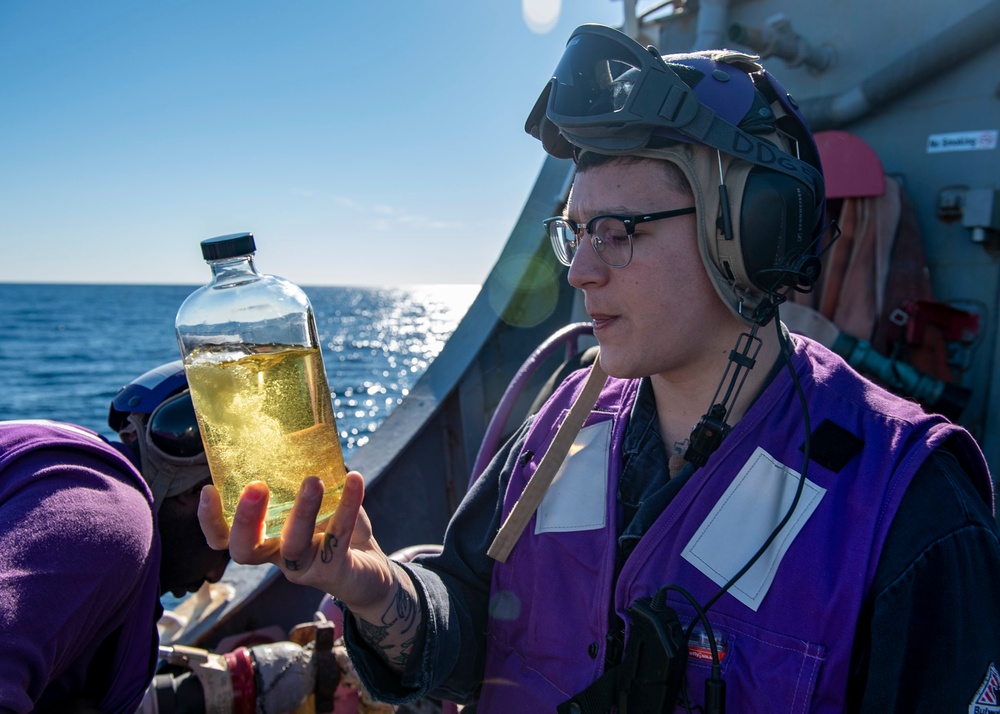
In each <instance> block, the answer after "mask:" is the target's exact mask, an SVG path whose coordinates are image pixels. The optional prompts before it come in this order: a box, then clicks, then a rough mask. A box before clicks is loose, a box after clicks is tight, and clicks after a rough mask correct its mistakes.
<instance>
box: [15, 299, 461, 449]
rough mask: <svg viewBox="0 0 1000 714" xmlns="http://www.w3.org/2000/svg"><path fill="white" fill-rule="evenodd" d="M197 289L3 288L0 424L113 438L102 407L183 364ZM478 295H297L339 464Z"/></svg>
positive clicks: (406, 389) (385, 412)
mask: <svg viewBox="0 0 1000 714" xmlns="http://www.w3.org/2000/svg"><path fill="white" fill-rule="evenodd" d="M197 287H198V286H196V285H41V284H10V283H8V284H0V420H5V419H55V420H59V421H66V422H70V423H73V424H79V425H80V426H85V427H87V428H89V429H93V430H94V431H96V432H98V433H100V434H103V435H105V436H108V437H110V438H114V437H115V435H114V434H113V433H112V432H111V430H110V429H109V427H108V424H107V418H108V407H109V405H110V403H111V399H112V398H113V397H114V395H115V393H116V392H117V391H118V389H119V388H120V387H122V386H123V385H125V384H127V383H128V382H130V381H131V380H132V379H133V378H135V377H137V376H139V375H140V374H142V373H143V372H145V371H146V370H148V369H151V368H153V367H156V366H157V365H160V364H162V363H164V362H169V361H170V360H174V359H178V358H179V357H180V351H179V348H178V346H177V338H176V336H175V333H174V316H175V315H176V313H177V308H178V307H180V304H181V303H182V302H183V301H184V298H186V297H187V296H188V295H189V294H190V293H191V292H192V291H193V290H195V289H196V288H197ZM478 289H479V286H476V285H424V286H412V287H399V288H375V287H373V288H364V287H336V286H334V287H303V290H304V291H305V293H306V294H307V295H308V296H309V300H310V302H311V303H312V305H313V310H314V312H315V314H316V323H317V328H318V330H319V335H320V341H321V343H322V350H323V358H324V363H325V365H326V371H327V378H328V381H329V383H330V391H331V393H332V397H333V404H334V413H335V415H336V419H337V427H338V429H339V431H340V440H341V445H342V447H343V449H344V456H345V458H348V457H349V456H350V454H351V452H352V451H353V450H354V449H356V448H358V447H359V446H362V445H363V444H364V443H365V442H366V441H367V440H368V438H369V435H370V434H371V433H372V432H373V431H374V430H375V429H376V428H377V427H378V425H379V424H381V423H382V421H383V420H384V419H385V418H386V417H387V416H388V415H389V414H390V413H391V412H392V410H393V409H394V408H395V406H396V405H397V404H399V402H400V400H402V398H403V397H405V396H406V394H407V393H408V392H409V390H410V389H411V388H412V387H413V385H414V383H415V382H416V381H417V379H418V378H419V377H420V375H422V374H423V373H424V371H425V370H426V369H427V366H428V365H429V364H430V363H431V361H432V360H433V359H434V358H435V357H436V356H437V355H438V353H439V352H440V351H441V349H442V348H443V347H444V344H445V342H446V341H447V340H448V337H450V336H451V333H452V332H453V331H454V329H455V328H456V327H457V326H458V323H459V322H460V321H461V319H462V316H463V315H464V314H465V312H466V310H467V309H468V306H469V305H470V304H471V303H472V300H473V299H474V298H475V296H476V294H477V292H478Z"/></svg>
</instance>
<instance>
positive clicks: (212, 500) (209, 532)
mask: <svg viewBox="0 0 1000 714" xmlns="http://www.w3.org/2000/svg"><path fill="white" fill-rule="evenodd" d="M198 521H199V522H200V523H201V530H202V532H203V533H204V534H205V540H206V541H208V546H209V547H210V548H214V549H215V550H225V549H226V548H228V547H229V526H228V525H226V519H225V518H224V517H223V515H222V498H221V497H220V496H219V492H218V491H217V490H216V488H215V486H213V485H211V484H209V485H208V486H205V487H204V488H203V489H201V498H200V500H199V501H198Z"/></svg>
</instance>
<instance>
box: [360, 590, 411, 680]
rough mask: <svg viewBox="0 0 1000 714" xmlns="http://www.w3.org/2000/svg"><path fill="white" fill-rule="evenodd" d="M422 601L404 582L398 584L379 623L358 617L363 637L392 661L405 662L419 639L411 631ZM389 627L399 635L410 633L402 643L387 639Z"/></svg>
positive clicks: (403, 663)
mask: <svg viewBox="0 0 1000 714" xmlns="http://www.w3.org/2000/svg"><path fill="white" fill-rule="evenodd" d="M418 608H419V605H418V603H417V601H416V600H415V599H414V598H413V596H412V595H410V593H409V592H407V590H406V589H405V588H404V587H403V586H402V585H397V586H396V596H395V597H394V598H393V599H392V602H391V603H390V604H389V607H388V608H387V609H386V611H385V612H384V613H383V614H382V617H381V622H380V623H377V624H376V623H372V622H367V621H365V620H359V621H358V624H359V626H360V627H359V630H360V632H361V637H362V638H363V639H364V640H365V642H367V643H368V644H369V645H371V647H372V648H373V649H375V650H377V651H378V652H380V653H381V654H382V656H383V657H385V659H386V661H387V662H389V663H391V664H397V665H405V664H406V660H407V659H408V658H409V656H410V653H411V652H412V651H413V645H414V642H415V639H416V632H414V631H412V629H413V626H414V625H415V624H416V622H417V612H418ZM390 630H391V631H393V632H394V634H395V636H396V637H400V636H405V635H409V636H408V637H406V639H404V640H403V641H402V642H401V643H398V644H396V643H394V642H387V640H389V639H390V638H389V635H390Z"/></svg>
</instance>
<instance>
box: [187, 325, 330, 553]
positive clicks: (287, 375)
mask: <svg viewBox="0 0 1000 714" xmlns="http://www.w3.org/2000/svg"><path fill="white" fill-rule="evenodd" d="M255 349H256V350H258V351H257V352H255V353H253V354H247V353H246V352H238V353H236V352H233V351H232V349H231V348H228V347H203V348H198V349H197V350H195V351H194V352H192V353H191V354H190V355H188V357H187V358H186V359H185V361H184V367H185V373H186V374H187V380H188V385H189V386H190V388H191V400H192V402H193V403H194V409H195V413H196V415H197V417H198V426H199V428H200V429H201V438H202V440H203V441H204V443H205V453H206V456H207V457H208V465H209V468H210V469H211V472H212V481H213V482H214V483H215V487H216V488H217V489H218V490H219V493H220V494H221V496H222V508H223V511H224V513H225V517H226V522H227V523H229V524H232V521H233V514H234V513H235V511H236V504H237V502H238V501H239V498H240V494H241V493H242V492H243V487H244V486H246V485H247V484H248V483H250V482H251V481H263V482H265V483H267V485H268V487H269V488H270V490H271V499H270V502H269V504H268V509H267V518H266V535H267V537H268V538H271V537H274V536H277V535H280V534H281V526H282V525H283V524H284V522H285V519H286V517H287V515H288V511H289V510H290V509H291V507H292V505H293V504H294V502H295V494H296V493H298V489H299V485H300V484H301V483H302V480H303V479H304V478H305V477H306V476H318V477H320V479H322V481H323V483H324V485H325V486H326V492H325V494H324V496H323V503H322V506H321V507H320V512H319V516H318V518H317V522H319V521H320V520H323V519H325V518H327V517H329V516H331V515H332V514H333V512H334V510H335V509H336V508H337V504H338V503H339V502H340V494H341V491H342V490H343V488H344V476H345V475H346V469H345V467H344V457H343V454H342V452H341V449H340V439H339V438H338V437H337V425H336V422H335V421H334V417H333V405H332V404H331V401H330V388H329V386H328V385H327V381H326V372H325V371H324V370H323V360H322V357H321V355H320V351H319V349H305V348H301V347H287V346H283V345H268V346H257V347H256V348H255Z"/></svg>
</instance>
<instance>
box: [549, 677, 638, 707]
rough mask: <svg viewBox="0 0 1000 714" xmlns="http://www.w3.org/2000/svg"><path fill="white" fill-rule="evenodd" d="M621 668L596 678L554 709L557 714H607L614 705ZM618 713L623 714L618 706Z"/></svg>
mask: <svg viewBox="0 0 1000 714" xmlns="http://www.w3.org/2000/svg"><path fill="white" fill-rule="evenodd" d="M622 670H623V666H622V665H618V666H617V667H613V668H612V669H609V670H608V671H607V672H605V673H604V674H602V675H601V676H600V677H598V678H597V679H596V680H594V682H592V683H591V685H590V686H589V687H587V688H586V689H584V690H583V691H582V692H578V693H577V694H574V695H573V696H572V697H570V698H569V699H567V700H566V701H565V702H563V703H562V704H560V705H559V706H557V707H556V711H557V712H558V713H559V714H607V713H608V712H609V711H611V707H612V706H613V705H614V704H615V703H616V699H617V698H618V691H619V687H620V683H619V681H618V679H619V675H620V674H621V673H622ZM619 713H620V714H625V710H624V708H623V707H621V706H619Z"/></svg>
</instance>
